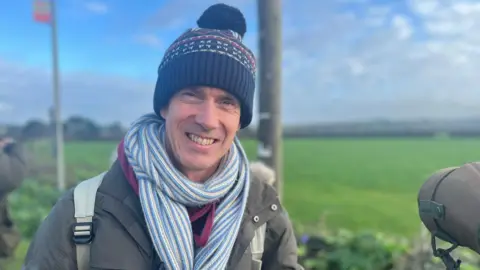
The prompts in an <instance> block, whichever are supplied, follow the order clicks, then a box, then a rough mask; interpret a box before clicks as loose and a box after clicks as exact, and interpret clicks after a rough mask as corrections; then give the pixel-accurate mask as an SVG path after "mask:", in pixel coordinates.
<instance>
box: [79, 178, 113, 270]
mask: <svg viewBox="0 0 480 270" xmlns="http://www.w3.org/2000/svg"><path fill="white" fill-rule="evenodd" d="M105 173H106V172H103V173H101V174H99V175H97V176H95V177H93V178H90V179H88V180H85V181H82V182H80V183H79V184H78V185H77V186H76V187H75V189H74V191H73V200H74V204H75V220H76V223H75V224H74V227H73V242H74V243H75V245H76V249H77V268H78V270H88V269H90V266H89V262H90V243H91V242H92V240H93V222H92V221H93V214H94V210H95V197H96V195H97V189H98V187H99V186H100V184H101V183H102V181H103V177H104V176H105Z"/></svg>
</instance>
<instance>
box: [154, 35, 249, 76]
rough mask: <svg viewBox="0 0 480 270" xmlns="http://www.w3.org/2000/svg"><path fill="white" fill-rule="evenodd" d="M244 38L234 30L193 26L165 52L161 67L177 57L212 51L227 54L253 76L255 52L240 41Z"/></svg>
mask: <svg viewBox="0 0 480 270" xmlns="http://www.w3.org/2000/svg"><path fill="white" fill-rule="evenodd" d="M241 42H242V39H241V37H240V35H239V34H237V33H235V32H233V31H220V30H215V29H203V28H192V29H189V30H188V31H186V32H185V33H184V34H183V35H181V36H180V37H179V38H178V39H177V40H176V41H175V42H174V43H173V44H172V45H171V46H170V47H169V48H168V49H167V51H166V52H165V56H164V57H163V60H162V62H161V63H160V66H159V69H162V68H164V67H165V66H166V65H167V64H168V63H169V62H171V61H172V60H174V59H175V58H177V57H180V56H183V55H186V54H190V53H196V52H212V53H218V54H223V55H226V56H228V57H230V58H232V59H235V60H236V61H237V62H239V63H240V64H242V65H243V66H244V67H245V68H247V69H248V70H249V71H250V73H251V74H252V76H253V77H254V78H255V75H256V63H255V57H254V56H253V54H252V53H251V52H250V51H249V50H248V49H246V48H245V47H244V46H242V45H240V44H239V43H241Z"/></svg>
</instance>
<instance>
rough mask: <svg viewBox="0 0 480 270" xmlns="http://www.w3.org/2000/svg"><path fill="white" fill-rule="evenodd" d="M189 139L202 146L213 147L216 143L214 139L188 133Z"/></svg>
mask: <svg viewBox="0 0 480 270" xmlns="http://www.w3.org/2000/svg"><path fill="white" fill-rule="evenodd" d="M188 138H189V139H190V140H192V141H194V142H196V143H198V144H201V145H211V144H213V142H214V140H213V139H207V138H202V137H199V136H197V135H194V134H191V133H188Z"/></svg>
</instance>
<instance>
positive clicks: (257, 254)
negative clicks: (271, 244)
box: [250, 223, 267, 269]
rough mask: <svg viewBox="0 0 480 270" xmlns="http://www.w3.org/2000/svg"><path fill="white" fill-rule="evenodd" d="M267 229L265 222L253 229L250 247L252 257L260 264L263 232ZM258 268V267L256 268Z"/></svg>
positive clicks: (263, 241) (263, 240)
mask: <svg viewBox="0 0 480 270" xmlns="http://www.w3.org/2000/svg"><path fill="white" fill-rule="evenodd" d="M266 231H267V223H264V224H262V226H260V227H258V228H257V229H256V230H255V235H254V236H253V239H252V242H250V249H251V251H252V259H253V260H254V261H255V262H256V263H258V264H259V266H261V263H262V257H263V246H264V244H265V232H266ZM258 269H260V268H258Z"/></svg>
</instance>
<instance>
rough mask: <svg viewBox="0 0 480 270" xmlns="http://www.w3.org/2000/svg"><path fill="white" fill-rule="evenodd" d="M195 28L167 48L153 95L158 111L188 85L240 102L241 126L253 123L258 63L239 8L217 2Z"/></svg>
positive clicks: (204, 13) (201, 17)
mask: <svg viewBox="0 0 480 270" xmlns="http://www.w3.org/2000/svg"><path fill="white" fill-rule="evenodd" d="M197 25H198V28H191V29H188V30H187V31H185V32H184V33H183V34H182V35H180V37H178V38H177V39H176V40H175V41H174V42H173V43H172V45H170V47H169V48H168V49H167V50H166V52H165V55H164V57H163V59H162V62H161V63H160V66H159V68H158V78H157V83H156V86H155V93H154V97H153V107H154V110H155V113H156V114H157V115H158V116H160V117H161V115H160V110H161V109H162V108H164V107H165V106H167V105H168V103H169V102H170V99H171V98H172V96H173V95H175V93H177V92H178V91H180V90H181V89H183V88H186V87H192V86H208V87H215V88H219V89H222V90H224V91H227V92H229V93H230V94H232V95H233V96H235V97H236V98H237V99H238V100H239V103H240V108H241V116H240V126H241V128H245V127H247V126H248V125H249V124H250V122H251V121H252V114H253V98H254V94H255V76H256V60H255V56H254V54H253V53H252V52H251V51H250V49H248V48H247V47H246V46H245V45H244V44H243V42H242V40H243V36H244V35H245V33H246V29H247V26H246V22H245V18H244V16H243V14H242V13H241V12H240V10H238V9H237V8H234V7H231V6H228V5H225V4H215V5H212V6H210V7H209V8H207V9H206V10H205V11H204V12H203V14H202V15H201V16H200V18H199V19H198V20H197Z"/></svg>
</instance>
